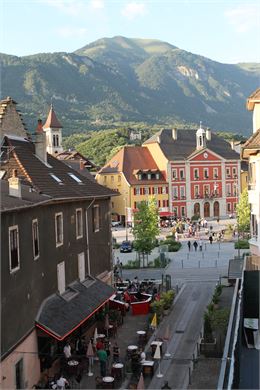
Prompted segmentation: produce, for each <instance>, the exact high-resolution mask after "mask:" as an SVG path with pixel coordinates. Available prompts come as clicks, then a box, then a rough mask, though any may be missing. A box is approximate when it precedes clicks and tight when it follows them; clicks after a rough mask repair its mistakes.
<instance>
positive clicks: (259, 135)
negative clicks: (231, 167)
mask: <svg viewBox="0 0 260 390" xmlns="http://www.w3.org/2000/svg"><path fill="white" fill-rule="evenodd" d="M250 150H251V151H254V152H255V151H260V129H258V130H257V131H256V132H255V133H254V134H252V135H251V137H250V138H249V139H248V140H247V141H246V143H245V144H244V145H243V147H242V152H241V156H242V158H243V157H247V156H248V155H249V154H250Z"/></svg>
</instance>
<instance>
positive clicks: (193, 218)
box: [191, 214, 200, 221]
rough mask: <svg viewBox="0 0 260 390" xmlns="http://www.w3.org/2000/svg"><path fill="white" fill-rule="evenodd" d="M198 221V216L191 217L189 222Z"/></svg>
mask: <svg viewBox="0 0 260 390" xmlns="http://www.w3.org/2000/svg"><path fill="white" fill-rule="evenodd" d="M199 219H200V215H197V214H196V215H193V216H192V217H191V220H192V221H198V220H199Z"/></svg>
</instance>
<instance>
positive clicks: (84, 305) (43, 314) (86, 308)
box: [36, 277, 115, 340]
mask: <svg viewBox="0 0 260 390" xmlns="http://www.w3.org/2000/svg"><path fill="white" fill-rule="evenodd" d="M114 292H115V291H114V289H113V288H112V287H111V286H109V285H107V284H106V283H103V282H102V281H100V280H98V279H94V278H92V277H89V278H88V279H87V280H86V282H83V283H81V282H75V283H73V285H71V297H70V298H69V297H68V299H66V298H65V295H66V293H65V295H64V296H63V295H59V294H54V295H51V296H50V297H49V298H47V299H46V300H45V302H44V303H43V305H42V306H41V308H40V310H39V312H38V315H37V317H36V324H37V325H38V326H39V327H40V328H41V329H43V330H46V331H47V333H51V334H52V336H53V337H55V338H56V339H58V340H62V339H64V338H65V337H66V336H68V335H69V334H70V333H71V332H72V331H73V330H75V328H76V327H77V326H79V325H80V324H82V323H83V322H84V321H86V320H87V319H88V318H89V317H90V316H91V315H92V314H93V313H94V312H95V311H96V310H97V309H98V308H99V307H101V306H102V305H104V303H105V302H106V301H108V300H109V298H110V297H111V296H112V295H113V294H114Z"/></svg>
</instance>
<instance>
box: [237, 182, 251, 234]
mask: <svg viewBox="0 0 260 390" xmlns="http://www.w3.org/2000/svg"><path fill="white" fill-rule="evenodd" d="M236 210H237V224H238V231H239V232H241V233H242V234H243V233H244V232H249V231H250V204H249V202H248V191H247V189H246V188H245V189H244V191H243V192H242V194H241V196H240V199H239V203H238V205H237V209H236Z"/></svg>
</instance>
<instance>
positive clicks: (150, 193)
mask: <svg viewBox="0 0 260 390" xmlns="http://www.w3.org/2000/svg"><path fill="white" fill-rule="evenodd" d="M149 195H151V187H149Z"/></svg>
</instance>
